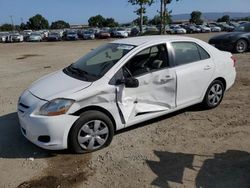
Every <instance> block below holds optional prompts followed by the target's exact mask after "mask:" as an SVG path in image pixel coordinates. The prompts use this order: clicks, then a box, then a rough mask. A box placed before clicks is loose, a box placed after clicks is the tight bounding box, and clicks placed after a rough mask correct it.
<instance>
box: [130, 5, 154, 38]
mask: <svg viewBox="0 0 250 188" xmlns="http://www.w3.org/2000/svg"><path fill="white" fill-rule="evenodd" d="M128 2H129V3H131V4H132V5H139V8H138V9H137V10H136V11H135V13H136V14H137V15H139V19H140V24H139V26H140V32H141V33H142V25H143V18H144V17H143V15H144V14H145V13H146V6H150V5H152V3H153V2H154V0H128Z"/></svg>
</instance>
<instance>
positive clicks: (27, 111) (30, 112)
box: [18, 91, 79, 150]
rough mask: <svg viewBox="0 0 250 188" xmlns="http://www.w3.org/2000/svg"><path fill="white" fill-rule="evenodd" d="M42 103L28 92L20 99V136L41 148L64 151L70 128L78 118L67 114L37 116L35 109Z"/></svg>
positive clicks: (42, 102)
mask: <svg viewBox="0 0 250 188" xmlns="http://www.w3.org/2000/svg"><path fill="white" fill-rule="evenodd" d="M44 103H45V101H42V100H40V99H38V98H37V97H35V96H33V95H32V94H31V93H29V92H28V91H26V92H24V94H23V95H22V96H21V97H20V100H19V103H18V118H19V123H20V128H21V131H22V134H23V135H24V136H25V137H26V138H27V139H28V140H29V141H31V142H32V143H34V144H35V145H37V146H39V147H41V148H44V149H50V150H61V149H66V148H67V147H68V134H69V131H70V128H71V127H72V125H73V124H74V122H75V121H76V120H77V119H78V118H79V117H78V116H73V115H69V114H64V115H58V116H41V115H37V114H36V112H37V108H39V107H40V106H41V105H43V104H44ZM44 138H46V139H44Z"/></svg>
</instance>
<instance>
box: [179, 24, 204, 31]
mask: <svg viewBox="0 0 250 188" xmlns="http://www.w3.org/2000/svg"><path fill="white" fill-rule="evenodd" d="M182 27H183V28H184V29H186V31H187V33H200V32H201V29H199V28H197V27H195V26H194V25H183V26H182Z"/></svg>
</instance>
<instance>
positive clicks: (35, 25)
mask: <svg viewBox="0 0 250 188" xmlns="http://www.w3.org/2000/svg"><path fill="white" fill-rule="evenodd" d="M27 27H28V28H29V29H33V30H40V29H48V28H49V22H48V20H46V19H45V18H44V17H43V16H42V15H40V14H37V15H35V16H33V17H31V18H30V19H29V21H28V22H27Z"/></svg>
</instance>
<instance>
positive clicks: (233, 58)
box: [231, 56, 236, 67]
mask: <svg viewBox="0 0 250 188" xmlns="http://www.w3.org/2000/svg"><path fill="white" fill-rule="evenodd" d="M231 59H232V60H233V63H234V67H235V64H236V58H235V57H234V56H232V57H231Z"/></svg>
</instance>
